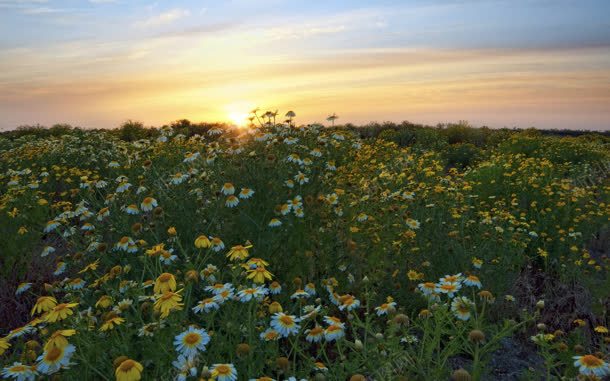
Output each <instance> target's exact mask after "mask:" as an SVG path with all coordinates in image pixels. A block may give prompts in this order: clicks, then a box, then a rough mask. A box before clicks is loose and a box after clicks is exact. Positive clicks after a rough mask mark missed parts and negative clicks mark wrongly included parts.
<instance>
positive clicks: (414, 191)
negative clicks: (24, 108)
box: [0, 115, 610, 381]
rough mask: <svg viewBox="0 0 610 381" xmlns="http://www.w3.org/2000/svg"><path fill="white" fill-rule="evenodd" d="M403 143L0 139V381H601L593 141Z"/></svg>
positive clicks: (596, 152) (259, 133)
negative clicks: (510, 352)
mask: <svg viewBox="0 0 610 381" xmlns="http://www.w3.org/2000/svg"><path fill="white" fill-rule="evenodd" d="M259 118H260V117H259V116H258V115H257V118H254V119H253V120H260V119H259ZM415 133H416V135H414V136H416V137H415V138H414V139H415V140H413V141H410V142H407V143H403V142H402V141H400V137H399V136H398V135H397V134H398V133H397V132H392V131H388V132H384V133H382V134H380V135H379V136H377V137H365V138H362V137H361V136H360V134H359V133H358V131H357V130H355V129H353V128H345V127H333V128H330V127H328V128H327V127H322V126H318V125H310V126H305V127H295V126H294V125H293V124H292V120H290V121H288V122H287V123H275V121H273V120H271V118H269V120H268V121H267V122H265V121H264V120H261V123H260V124H259V125H257V126H251V127H250V128H248V129H224V128H220V127H211V128H208V129H207V130H205V131H199V132H198V133H192V131H191V132H189V131H188V129H186V130H185V129H180V128H177V127H166V128H163V129H160V130H158V131H155V132H154V135H152V136H149V137H137V138H136V139H122V138H121V136H120V135H119V134H118V133H117V131H86V130H70V131H67V132H66V133H65V134H61V135H57V136H48V135H47V136H39V135H37V134H35V133H33V134H29V135H24V136H21V137H9V136H4V137H3V136H0V212H1V214H2V218H0V233H1V234H2V240H1V241H2V242H1V243H0V257H1V258H0V261H1V262H0V263H1V264H2V267H1V268H0V278H1V282H2V283H1V284H0V286H2V287H0V288H2V290H1V292H0V302H1V303H2V304H1V305H0V375H1V376H2V377H4V378H7V379H15V380H34V379H47V377H50V379H68V380H114V379H116V380H119V381H127V380H139V379H142V380H168V379H177V380H187V379H188V380H198V379H205V380H207V379H214V380H219V381H223V380H249V379H255V380H271V379H273V380H287V379H291V380H301V379H308V380H309V379H313V380H354V381H356V380H448V379H454V380H479V379H486V380H492V379H515V380H516V379H561V378H562V377H566V379H573V378H576V377H580V378H581V379H603V378H604V377H605V376H609V375H610V366H609V365H608V362H609V356H610V350H609V348H610V335H609V334H608V327H609V326H610V314H609V313H608V309H609V307H610V280H609V277H608V270H609V269H610V260H609V258H608V254H609V253H610V237H609V236H610V232H609V230H610V227H609V223H610V173H609V172H610V166H608V165H607V163H609V162H610V141H608V140H604V139H602V138H599V139H587V138H560V137H552V136H551V137H548V136H544V137H542V136H535V137H532V136H530V135H528V133H527V132H512V133H509V134H501V133H500V132H498V133H497V134H495V135H494V134H493V133H491V134H492V135H491V136H494V137H497V139H496V140H495V141H492V139H488V141H486V142H485V144H480V145H472V144H465V143H455V144H454V143H451V142H447V141H441V140H440V137H441V135H442V131H440V130H430V131H427V132H426V133H427V135H426V136H424V133H423V132H422V131H415ZM417 134H419V135H417ZM424 138H425V139H424ZM439 142H440V143H439ZM439 144H440V145H439ZM470 146H472V147H470ZM470 152H473V154H472V155H470V154H469V153H470ZM464 153H466V154H468V155H469V156H468V161H465V160H464V159H462V156H463V155H464ZM460 155H462V156H460ZM456 163H457V164H456ZM460 163H461V164H460ZM600 168H602V169H603V168H605V169H606V170H605V172H604V171H603V170H599V169H600ZM507 346H511V347H515V348H518V349H519V351H520V352H519V353H521V355H520V356H521V357H522V358H523V359H525V360H523V361H526V360H527V361H529V362H528V363H526V364H521V365H520V366H517V367H516V368H514V366H513V369H504V371H505V373H504V374H502V369H503V366H505V365H506V364H508V362H509V360H510V359H509V358H508V357H505V358H504V359H503V357H502V353H503V351H506V350H507V349H506V348H507ZM528 359H529V360H528ZM503 364H504V365H503ZM499 369H500V370H499ZM509 373H510V374H509Z"/></svg>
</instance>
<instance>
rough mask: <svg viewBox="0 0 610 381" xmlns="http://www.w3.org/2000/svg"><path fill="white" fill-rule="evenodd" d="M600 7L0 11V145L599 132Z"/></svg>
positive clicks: (608, 109)
mask: <svg viewBox="0 0 610 381" xmlns="http://www.w3.org/2000/svg"><path fill="white" fill-rule="evenodd" d="M608 14H610V2H608V1H565V0H558V1H497V0H490V1H475V0H472V1H468V0H462V1H459V0H455V1H441V0H439V1H433V0H429V1H425V0H414V1H374V2H373V1H356V0H355V1H324V2H322V1H289V0H260V1H247V0H232V1H171V2H170V1H156V2H155V1H140V0H136V1H127V0H116V1H113V0H89V1H52V0H48V1H45V0H31V1H27V0H0V129H4V130H6V129H11V128H15V127H17V126H19V125H22V124H36V123H41V124H45V125H51V124H53V123H58V122H66V123H70V124H73V125H79V126H82V127H92V128H93V127H95V128H112V127H117V126H118V125H120V123H121V122H122V121H124V120H126V119H134V120H140V121H142V122H144V123H145V124H147V125H162V124H164V123H168V122H170V121H172V120H176V119H180V118H187V119H190V120H192V121H231V122H240V121H241V120H243V119H244V115H245V114H247V113H248V111H250V110H251V109H252V108H254V107H261V108H262V109H263V110H265V109H272V110H275V109H279V110H280V112H281V113H282V114H283V113H284V112H285V111H287V110H289V109H292V110H294V111H295V112H296V113H297V122H298V123H310V122H316V121H319V122H323V121H324V120H325V117H326V116H327V115H329V114H331V113H333V112H335V113H337V114H338V115H339V117H340V119H339V122H352V123H366V122H369V121H384V120H391V121H402V120H409V121H412V122H418V123H428V124H436V123H439V122H455V121H458V120H468V121H470V122H471V123H472V124H475V125H488V126H491V127H503V126H508V127H513V126H516V127H530V126H536V127H539V128H571V129H596V130H610V21H608V20H610V19H609V18H608V17H607V15H608Z"/></svg>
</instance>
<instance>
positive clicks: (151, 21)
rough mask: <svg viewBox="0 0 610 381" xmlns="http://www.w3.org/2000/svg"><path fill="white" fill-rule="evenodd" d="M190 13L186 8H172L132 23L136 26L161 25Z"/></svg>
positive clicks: (153, 26) (152, 26)
mask: <svg viewBox="0 0 610 381" xmlns="http://www.w3.org/2000/svg"><path fill="white" fill-rule="evenodd" d="M190 14H191V12H190V11H189V10H188V9H183V8H174V9H170V10H167V11H165V12H163V13H159V14H157V15H154V16H151V17H148V18H146V19H144V20H139V21H136V22H135V23H134V26H135V27H136V28H155V27H159V26H163V25H168V24H171V23H173V22H175V21H177V20H179V19H181V18H184V17H187V16H189V15H190Z"/></svg>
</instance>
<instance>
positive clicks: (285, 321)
mask: <svg viewBox="0 0 610 381" xmlns="http://www.w3.org/2000/svg"><path fill="white" fill-rule="evenodd" d="M280 321H281V322H282V323H283V324H284V325H292V324H293V323H294V320H292V318H291V317H290V316H288V315H284V316H282V317H280Z"/></svg>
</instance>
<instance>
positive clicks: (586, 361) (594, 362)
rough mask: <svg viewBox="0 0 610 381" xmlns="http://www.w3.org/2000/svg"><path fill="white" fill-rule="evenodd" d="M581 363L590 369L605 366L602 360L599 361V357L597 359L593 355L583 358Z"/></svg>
mask: <svg viewBox="0 0 610 381" xmlns="http://www.w3.org/2000/svg"><path fill="white" fill-rule="evenodd" d="M580 362H581V363H582V364H583V365H585V366H586V367H589V368H595V367H599V366H601V365H602V364H603V361H602V360H600V359H598V358H597V357H595V356H593V355H585V356H582V357H581V359H580Z"/></svg>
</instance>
